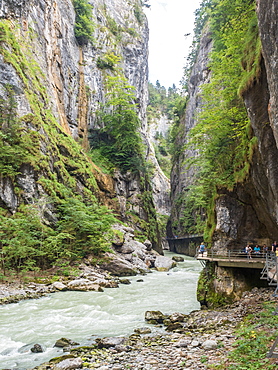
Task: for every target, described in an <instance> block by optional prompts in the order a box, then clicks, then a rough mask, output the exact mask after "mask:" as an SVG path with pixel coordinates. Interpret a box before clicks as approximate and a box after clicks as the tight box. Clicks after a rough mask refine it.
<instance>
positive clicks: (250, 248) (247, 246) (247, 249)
mask: <svg viewBox="0 0 278 370" xmlns="http://www.w3.org/2000/svg"><path fill="white" fill-rule="evenodd" d="M245 252H246V254H247V258H252V257H251V253H252V252H253V249H252V247H251V246H250V245H249V244H247V245H246V247H245Z"/></svg>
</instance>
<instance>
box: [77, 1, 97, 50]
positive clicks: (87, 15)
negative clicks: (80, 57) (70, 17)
mask: <svg viewBox="0 0 278 370" xmlns="http://www.w3.org/2000/svg"><path fill="white" fill-rule="evenodd" d="M73 6H74V10H75V13H76V20H75V26H74V33H75V37H76V39H77V41H78V43H79V44H80V45H84V44H87V43H88V42H89V41H94V38H93V32H94V23H93V20H92V6H91V4H89V3H88V0H73Z"/></svg>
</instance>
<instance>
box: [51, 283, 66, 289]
mask: <svg viewBox="0 0 278 370" xmlns="http://www.w3.org/2000/svg"><path fill="white" fill-rule="evenodd" d="M52 287H53V288H54V289H55V290H60V291H64V290H67V289H68V288H67V286H66V285H65V284H63V283H61V282H60V281H55V283H53V284H52Z"/></svg>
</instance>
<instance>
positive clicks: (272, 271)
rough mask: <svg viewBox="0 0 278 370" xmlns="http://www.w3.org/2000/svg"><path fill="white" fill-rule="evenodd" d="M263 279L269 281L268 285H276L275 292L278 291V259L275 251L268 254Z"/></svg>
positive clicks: (262, 274)
mask: <svg viewBox="0 0 278 370" xmlns="http://www.w3.org/2000/svg"><path fill="white" fill-rule="evenodd" d="M261 279H265V280H267V281H268V285H271V286H275V285H276V289H275V292H274V294H275V295H276V294H277V291H278V261H277V257H276V255H275V254H274V253H270V254H267V256H266V260H265V267H264V268H263V271H262V273H261Z"/></svg>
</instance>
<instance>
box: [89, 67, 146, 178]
mask: <svg viewBox="0 0 278 370" xmlns="http://www.w3.org/2000/svg"><path fill="white" fill-rule="evenodd" d="M105 89H106V104H105V105H104V106H103V108H102V110H101V111H100V112H99V123H100V126H102V128H101V129H99V130H97V131H96V132H95V133H94V134H93V135H92V138H91V146H92V148H93V149H98V150H99V151H100V154H101V155H102V156H103V157H105V158H108V160H109V161H110V162H111V163H113V164H114V165H115V167H118V168H120V169H121V170H122V171H123V172H127V171H131V172H138V173H139V171H143V172H145V170H146V168H145V163H144V158H143V147H142V139H141V137H140V134H139V127H140V121H139V118H138V113H137V110H136V108H137V106H136V104H135V99H136V97H135V95H134V88H133V87H132V86H131V85H129V84H128V81H127V79H126V78H125V77H124V76H123V74H122V73H120V72H119V70H116V69H115V75H114V76H109V75H107V76H106V78H105Z"/></svg>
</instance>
